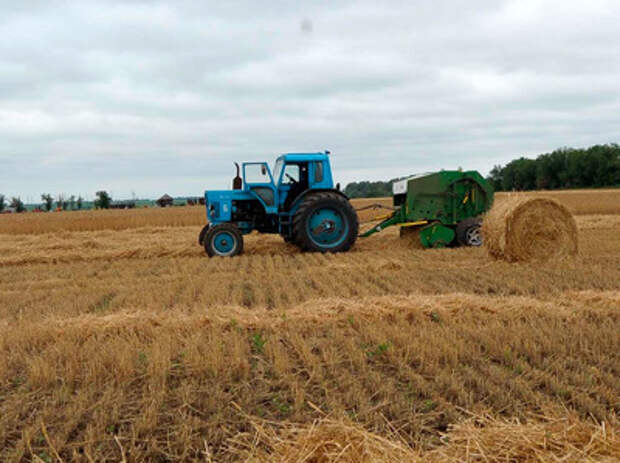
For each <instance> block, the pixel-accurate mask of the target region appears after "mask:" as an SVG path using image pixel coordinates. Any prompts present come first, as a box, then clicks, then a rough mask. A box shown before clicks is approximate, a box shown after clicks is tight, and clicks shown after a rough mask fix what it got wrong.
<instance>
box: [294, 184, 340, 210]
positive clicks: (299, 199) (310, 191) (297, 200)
mask: <svg viewBox="0 0 620 463" xmlns="http://www.w3.org/2000/svg"><path fill="white" fill-rule="evenodd" d="M326 191H329V192H330V193H336V194H337V195H340V196H342V197H343V198H345V199H346V200H347V201H349V197H348V196H347V195H345V194H344V193H343V192H342V191H340V190H337V189H335V188H309V189H307V190H306V191H304V192H303V193H302V194H300V195H299V196H298V197H297V198H295V201H294V202H293V204H291V208H290V209H289V212H290V213H291V214H294V213H295V212H297V209H298V208H299V206H300V204H301V203H302V201H303V200H304V199H305V198H306V197H308V196H309V195H311V194H314V193H324V192H326Z"/></svg>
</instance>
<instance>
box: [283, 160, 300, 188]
mask: <svg viewBox="0 0 620 463" xmlns="http://www.w3.org/2000/svg"><path fill="white" fill-rule="evenodd" d="M296 183H299V166H298V165H297V164H287V165H286V167H285V168H284V176H283V177H282V185H294V184H296Z"/></svg>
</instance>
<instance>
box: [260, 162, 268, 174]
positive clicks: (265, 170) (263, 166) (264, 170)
mask: <svg viewBox="0 0 620 463" xmlns="http://www.w3.org/2000/svg"><path fill="white" fill-rule="evenodd" d="M260 173H261V174H262V175H267V169H265V164H261V166H260Z"/></svg>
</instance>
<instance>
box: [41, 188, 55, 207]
mask: <svg viewBox="0 0 620 463" xmlns="http://www.w3.org/2000/svg"><path fill="white" fill-rule="evenodd" d="M41 201H43V207H44V208H45V210H46V211H48V212H49V211H51V210H52V206H53V205H54V198H52V195H51V194H49V193H44V194H42V195H41Z"/></svg>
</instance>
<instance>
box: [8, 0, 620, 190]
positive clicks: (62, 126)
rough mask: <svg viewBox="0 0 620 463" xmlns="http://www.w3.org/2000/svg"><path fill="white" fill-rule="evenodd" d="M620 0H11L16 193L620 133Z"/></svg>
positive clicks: (390, 161)
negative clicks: (255, 164)
mask: <svg viewBox="0 0 620 463" xmlns="http://www.w3.org/2000/svg"><path fill="white" fill-rule="evenodd" d="M618 20H620V7H619V6H618V5H617V2H614V1H602V0H593V1H591V2H588V3H587V4H586V3H584V2H579V1H562V2H560V1H533V0H511V1H501V2H498V1H485V0H475V1H474V0H472V1H448V0H438V1H435V2H404V1H393V2H388V3H377V2H370V1H358V2H345V1H336V2H294V3H291V2H283V1H274V2H263V3H261V4H258V3H256V2H249V1H247V2H246V1H231V2H192V1H177V2H157V1H152V2H151V1H131V2H109V1H105V2H104V1H99V2H98V1H83V2H62V1H57V2H53V1H50V2H36V1H31V2H19V7H17V8H16V7H15V6H14V5H8V4H7V5H4V6H0V32H1V33H2V36H3V38H4V40H3V41H2V42H1V43H0V162H1V163H2V164H1V165H2V168H1V170H0V191H1V192H4V193H5V194H10V195H17V194H20V195H22V196H23V197H32V198H37V197H38V196H39V194H40V193H41V192H44V191H50V192H66V193H69V194H70V193H81V194H83V195H86V196H92V194H93V193H94V192H95V191H97V190H98V189H101V188H107V189H110V190H112V191H113V192H114V194H115V196H117V197H123V196H125V197H126V196H129V195H130V194H131V192H136V193H137V194H138V195H139V196H151V197H155V196H158V195H159V194H161V193H162V192H169V193H170V194H173V195H184V194H190V195H198V194H200V193H201V192H202V191H203V190H204V189H206V188H223V187H228V185H229V183H230V177H231V176H232V175H233V170H232V161H233V160H259V159H265V160H269V161H271V160H273V159H274V158H275V157H276V156H277V155H278V154H280V153H282V152H289V151H317V150H323V149H330V150H331V151H332V153H333V164H334V169H335V171H336V178H337V180H339V181H341V182H342V183H347V182H348V181H353V180H356V179H362V178H364V179H366V178H368V179H379V178H390V177H394V176H397V175H403V174H408V173H411V172H417V171H427V170H433V169H439V168H455V167H458V166H462V167H465V168H475V169H480V170H482V171H483V172H487V171H488V170H489V169H490V168H491V167H492V166H493V165H494V164H497V163H503V162H506V161H508V160H510V159H512V158H514V157H515V156H520V155H534V154H538V153H540V152H545V151H550V150H552V149H554V148H557V147H560V146H567V145H572V146H587V145H589V144H594V143H606V142H617V141H618V131H617V127H618V126H619V123H620V116H619V114H620V111H619V109H620V89H618V85H617V82H618V81H620V59H618V58H620V56H619V54H620V46H619V45H620V32H619V31H618V28H617V27H616V25H617V23H618Z"/></svg>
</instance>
